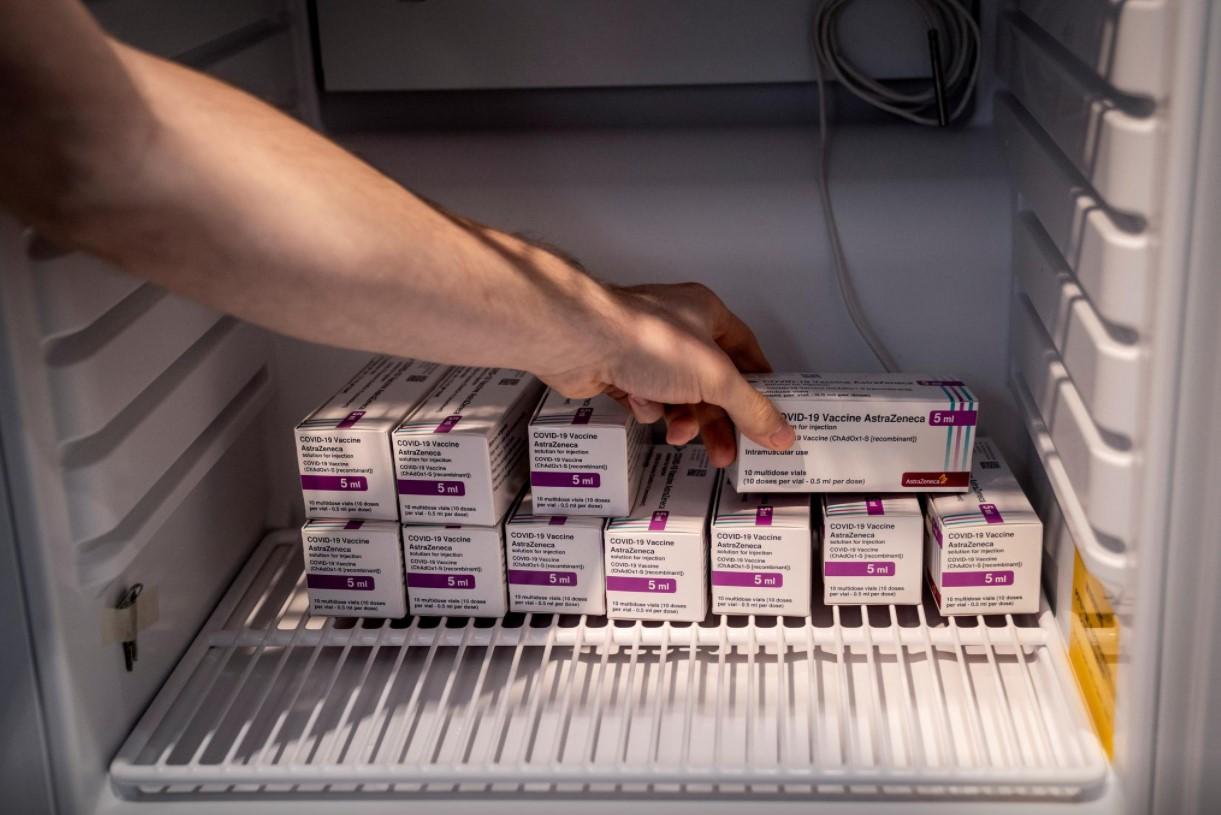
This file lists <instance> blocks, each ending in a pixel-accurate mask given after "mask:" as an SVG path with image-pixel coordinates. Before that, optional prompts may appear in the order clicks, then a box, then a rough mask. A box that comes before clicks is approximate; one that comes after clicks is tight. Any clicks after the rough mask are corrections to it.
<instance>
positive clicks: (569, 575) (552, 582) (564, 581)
mask: <svg viewBox="0 0 1221 815" xmlns="http://www.w3.org/2000/svg"><path fill="white" fill-rule="evenodd" d="M509 582H510V583H512V584H513V585H514V586H563V587H565V588H568V587H573V586H576V585H577V573H576V572H548V571H536V570H533V569H509Z"/></svg>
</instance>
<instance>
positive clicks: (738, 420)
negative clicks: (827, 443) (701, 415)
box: [705, 358, 796, 450]
mask: <svg viewBox="0 0 1221 815" xmlns="http://www.w3.org/2000/svg"><path fill="white" fill-rule="evenodd" d="M708 385H709V386H710V390H709V392H708V395H707V397H706V399H705V401H707V402H710V403H712V404H714V405H719V406H720V407H722V408H724V409H725V412H726V413H728V414H729V418H730V419H732V420H733V423H734V425H736V426H737V428H738V430H739V432H741V433H742V434H743V435H745V436H746V437H747V438H748V439H750V440H751V441H753V442H755V443H756V444H759V445H762V446H763V447H766V448H768V449H769V450H787V449H789V448H790V447H792V446H793V442H794V441H795V440H796V434H795V433H794V432H793V428H792V427H791V426H790V425H789V423H788V421H787V420H785V418H784V416H782V415H781V414H780V411H778V410H776V406H775V405H773V404H772V403H771V402H770V401H769V400H768V399H767V398H766V397H765V396H764V395H763V394H761V393H759V391H757V390H755V389H754V388H753V387H751V385H750V383H749V382H747V381H746V380H745V379H744V378H743V377H742V374H741V373H739V372H738V371H737V369H735V368H734V367H733V365H732V364H731V363H730V362H729V360H728V358H723V359H722V360H721V361H720V364H719V365H718V370H716V371H714V372H713V373H711V375H710V376H709V381H708Z"/></svg>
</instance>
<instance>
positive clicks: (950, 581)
mask: <svg viewBox="0 0 1221 815" xmlns="http://www.w3.org/2000/svg"><path fill="white" fill-rule="evenodd" d="M1012 585H1013V572H1012V571H1003V572H942V573H941V587H942V588H945V589H954V588H964V587H970V586H1012Z"/></svg>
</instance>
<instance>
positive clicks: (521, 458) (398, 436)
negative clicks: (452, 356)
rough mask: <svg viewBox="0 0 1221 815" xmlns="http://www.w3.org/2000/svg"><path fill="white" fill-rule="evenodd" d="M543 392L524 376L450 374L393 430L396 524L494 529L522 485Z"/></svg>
mask: <svg viewBox="0 0 1221 815" xmlns="http://www.w3.org/2000/svg"><path fill="white" fill-rule="evenodd" d="M542 389H543V385H542V383H541V382H539V381H538V380H537V379H535V378H534V377H533V376H531V375H530V374H528V373H526V372H525V371H516V370H512V369H509V368H454V369H453V370H452V371H451V372H450V373H449V375H448V376H446V377H445V379H443V380H442V381H441V383H440V384H439V385H438V386H437V387H436V389H435V390H434V391H433V392H432V393H431V394H430V395H429V396H428V398H427V399H425V400H424V402H423V403H422V404H421V405H420V406H419V407H418V408H416V410H415V411H414V412H412V414H411V415H410V416H408V417H407V419H406V420H405V421H403V423H402V424H400V425H399V426H398V427H397V428H396V429H395V431H394V434H393V441H394V461H395V475H396V476H397V487H398V498H399V513H400V515H399V517H400V520H402V521H403V523H461V524H478V525H481V526H491V525H493V524H497V523H500V520H501V519H502V518H503V517H504V516H505V513H506V512H508V510H509V507H510V506H512V504H513V501H514V500H516V499H517V494H518V493H519V492H521V488H522V486H523V485H524V484H525V481H526V468H527V461H526V459H527V455H526V423H527V422H528V421H529V419H530V412H531V411H532V410H534V406H535V405H536V404H537V403H538V399H539V396H540V395H541V394H542Z"/></svg>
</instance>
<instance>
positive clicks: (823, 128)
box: [813, 0, 981, 371]
mask: <svg viewBox="0 0 1221 815" xmlns="http://www.w3.org/2000/svg"><path fill="white" fill-rule="evenodd" d="M853 2H854V0H823V2H821V3H819V5H818V7H817V8H816V9H815V12H814V24H813V28H814V55H815V60H814V69H815V77H816V78H817V81H818V138H819V168H818V174H819V184H818V186H819V197H820V199H821V201H822V211H823V218H824V220H825V222H826V226H827V236H828V238H829V240H830V244H831V258H832V262H833V264H834V266H835V280H836V283H837V285H838V287H839V293H840V297H841V299H842V300H843V301H844V307H845V309H846V310H847V312H848V316H849V318H850V319H851V320H852V324H853V326H854V327H855V328H856V331H857V333H858V334H860V336H861V339H863V340H864V341H865V344H866V345H868V346H869V350H870V351H872V352H873V355H874V356H875V357H876V358H877V360H878V362H879V363H880V364H881V365H882V367H883V368H884V369H886V370H887V371H897V370H899V364H898V362H896V361H895V358H894V357H893V356H892V355H891V353H890V351H888V350H887V348H886V345H885V343H883V342H882V340H881V338H880V337H878V335H877V333H876V332H875V331H874V330H873V327H872V326H871V325H870V324H869V321H868V320H867V319H866V317H865V314H864V312H863V310H862V309H861V305H860V302H859V301H858V300H857V297H856V290H855V288H854V287H853V285H852V281H851V279H850V278H849V276H848V261H847V258H846V257H845V255H844V248H843V245H842V243H841V242H840V237H839V228H838V226H837V225H836V222H835V212H834V210H833V209H832V207H831V191H830V187H829V184H828V176H829V173H828V164H829V161H830V139H829V138H828V134H827V95H826V89H825V87H824V75H823V72H824V69H825V70H826V72H827V73H829V74H830V76H831V77H832V78H834V79H836V80H838V81H839V82H840V83H841V84H842V85H843V86H844V88H845V89H847V90H848V91H849V92H850V93H852V94H853V95H854V96H856V97H858V98H859V99H861V100H863V101H864V102H866V103H867V104H869V105H871V106H873V107H875V108H878V109H880V110H884V111H886V112H888V113H892V114H894V115H895V116H899V117H902V118H903V119H906V120H907V121H909V122H912V123H914V124H919V125H926V126H930V127H933V126H937V125H938V124H939V121H938V118H937V116H936V113H935V106H936V102H937V94H936V91H935V90H934V88H933V87H931V86H930V87H928V88H926V89H924V90H916V91H906V92H905V91H900V90H897V89H895V88H892V87H888V86H887V85H884V84H882V83H881V82H878V81H877V80H875V79H873V78H872V77H870V76H867V75H866V74H864V73H863V72H862V71H861V70H860V69H859V68H857V67H856V66H854V65H853V64H852V63H851V62H849V61H848V60H847V58H846V57H845V56H844V53H843V49H842V48H841V47H840V43H839V33H838V28H839V16H840V14H841V13H842V12H843V11H844V9H845V8H847V7H848V6H849V5H851V4H852V3H853ZM912 2H914V3H915V4H916V5H917V6H919V7H920V10H921V13H922V15H923V17H924V20H925V23H926V25H927V27H928V30H929V31H936V32H938V40H939V41H943V42H944V46H943V47H942V53H943V54H948V55H949V65H948V67H946V68H944V70H943V73H942V78H943V79H942V81H943V85H944V91H945V95H946V97H948V98H954V97H955V96H956V97H957V102H955V103H954V106H953V108H952V109H951V111H950V113H949V120H950V121H953V120H954V119H957V118H958V117H959V116H961V115H962V113H963V111H964V110H966V107H967V105H968V104H969V103H970V101H971V93H972V91H973V90H974V88H975V83H976V80H977V79H978V77H979V56H980V54H979V52H980V40H981V37H980V32H979V26H978V25H977V24H976V22H975V20H974V19H973V18H972V17H971V14H970V13H969V12H968V11H967V10H966V9H965V8H964V7H963V6H961V5H959V3H958V2H957V0H912ZM942 36H944V40H942V39H941V38H942Z"/></svg>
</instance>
